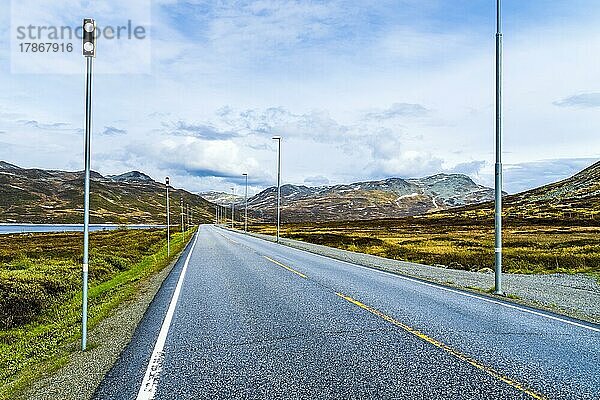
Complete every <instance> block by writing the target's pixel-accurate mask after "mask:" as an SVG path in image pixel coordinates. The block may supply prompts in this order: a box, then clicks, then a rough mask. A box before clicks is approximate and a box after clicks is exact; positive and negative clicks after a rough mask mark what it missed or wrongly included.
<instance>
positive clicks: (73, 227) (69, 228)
mask: <svg viewBox="0 0 600 400" xmlns="http://www.w3.org/2000/svg"><path fill="white" fill-rule="evenodd" d="M164 227H166V226H165V225H115V224H90V232H92V231H107V230H114V229H152V228H164ZM33 232H83V224H0V235H2V234H8V233H33Z"/></svg>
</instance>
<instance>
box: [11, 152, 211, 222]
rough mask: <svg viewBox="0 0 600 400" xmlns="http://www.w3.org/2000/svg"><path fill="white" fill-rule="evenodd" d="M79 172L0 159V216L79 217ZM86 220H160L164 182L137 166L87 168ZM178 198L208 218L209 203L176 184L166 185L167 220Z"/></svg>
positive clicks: (175, 217) (175, 214) (177, 210)
mask: <svg viewBox="0 0 600 400" xmlns="http://www.w3.org/2000/svg"><path fill="white" fill-rule="evenodd" d="M83 177H84V174H83V172H81V171H78V172H67V171H56V170H43V169H36V168H32V169H28V168H21V167H18V166H16V165H13V164H9V163H7V162H4V161H0V222H3V223H11V222H19V223H81V222H82V221H83V209H82V207H83ZM90 177H91V180H90V222H91V223H118V224H132V223H145V224H164V223H165V219H166V213H165V185H164V184H163V183H159V182H156V181H154V180H153V179H152V178H150V177H149V176H148V175H145V174H143V173H141V172H139V171H131V172H127V173H125V174H121V175H109V176H102V175H100V174H99V173H97V172H94V171H92V172H91V174H90ZM180 198H183V199H184V202H185V203H186V204H189V205H190V207H191V209H192V210H193V213H194V215H195V217H196V221H198V218H199V219H200V221H204V222H208V221H210V222H212V218H213V216H214V205H213V204H212V203H210V202H208V201H206V200H204V199H203V198H202V197H200V196H198V195H195V194H192V193H190V192H187V191H185V190H182V189H173V188H172V189H171V195H170V199H171V203H170V207H169V208H170V212H171V218H172V221H173V224H177V223H178V221H180V215H181V207H180Z"/></svg>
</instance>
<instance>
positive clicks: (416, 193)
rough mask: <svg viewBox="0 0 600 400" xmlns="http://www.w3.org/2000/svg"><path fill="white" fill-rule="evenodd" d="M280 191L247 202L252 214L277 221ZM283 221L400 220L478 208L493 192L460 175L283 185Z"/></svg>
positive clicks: (265, 219) (491, 196)
mask: <svg viewBox="0 0 600 400" xmlns="http://www.w3.org/2000/svg"><path fill="white" fill-rule="evenodd" d="M276 195H277V188H276V187H270V188H268V189H266V190H264V191H262V192H260V193H258V194H257V195H255V196H253V197H252V198H250V199H249V200H248V212H249V214H250V215H252V216H253V217H255V218H257V219H259V220H263V221H273V219H274V217H275V207H276ZM281 198H282V200H281V205H282V215H283V216H282V219H283V221H284V222H304V221H342V220H361V219H381V218H399V217H406V216H413V215H420V214H424V213H428V212H432V211H439V210H445V209H448V208H451V207H458V206H463V205H468V204H478V203H481V202H485V201H489V200H491V199H493V198H494V191H493V189H490V188H488V187H485V186H481V185H478V184H476V183H475V182H473V180H471V178H469V177H468V176H465V175H460V174H438V175H433V176H429V177H426V178H419V179H401V178H389V179H385V180H379V181H366V182H357V183H351V184H347V185H336V186H318V187H308V186H296V185H283V186H282V187H281Z"/></svg>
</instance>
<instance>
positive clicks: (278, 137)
mask: <svg viewBox="0 0 600 400" xmlns="http://www.w3.org/2000/svg"><path fill="white" fill-rule="evenodd" d="M273 140H281V136H273Z"/></svg>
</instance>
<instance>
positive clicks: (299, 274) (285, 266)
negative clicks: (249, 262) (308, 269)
mask: <svg viewBox="0 0 600 400" xmlns="http://www.w3.org/2000/svg"><path fill="white" fill-rule="evenodd" d="M263 257H264V258H266V259H267V260H269V261H271V262H272V263H273V264H277V265H279V266H280V267H282V268H285V269H287V270H288V271H290V272H293V273H294V274H296V275H298V276H299V277H301V278H304V279H308V276H306V275H304V274H303V273H302V272H298V271H296V270H295V269H293V268H290V267H288V266H287V265H283V264H282V263H280V262H278V261H275V260H273V259H272V258H269V257H267V256H263Z"/></svg>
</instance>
